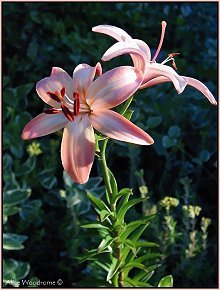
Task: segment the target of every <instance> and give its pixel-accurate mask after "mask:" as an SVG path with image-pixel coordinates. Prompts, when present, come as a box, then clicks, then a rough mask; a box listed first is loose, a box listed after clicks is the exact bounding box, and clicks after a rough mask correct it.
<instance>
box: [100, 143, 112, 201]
mask: <svg viewBox="0 0 220 290" xmlns="http://www.w3.org/2000/svg"><path fill="white" fill-rule="evenodd" d="M107 143H108V139H105V140H104V141H103V146H102V149H101V158H100V161H101V167H102V173H103V178H104V182H105V186H106V191H107V201H108V203H109V204H110V205H111V198H112V187H111V183H110V177H109V174H108V166H107V163H106V157H105V152H106V146H107Z"/></svg>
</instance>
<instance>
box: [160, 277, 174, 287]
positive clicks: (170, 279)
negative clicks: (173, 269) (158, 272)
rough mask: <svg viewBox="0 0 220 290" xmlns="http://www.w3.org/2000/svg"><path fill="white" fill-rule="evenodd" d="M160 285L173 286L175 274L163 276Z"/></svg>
mask: <svg viewBox="0 0 220 290" xmlns="http://www.w3.org/2000/svg"><path fill="white" fill-rule="evenodd" d="M158 287H173V276H172V275H168V276H165V277H163V278H162V279H161V280H160V282H159V284H158Z"/></svg>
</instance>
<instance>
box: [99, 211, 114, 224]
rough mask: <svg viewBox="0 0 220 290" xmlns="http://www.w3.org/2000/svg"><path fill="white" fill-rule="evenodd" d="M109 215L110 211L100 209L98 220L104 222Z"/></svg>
mask: <svg viewBox="0 0 220 290" xmlns="http://www.w3.org/2000/svg"><path fill="white" fill-rule="evenodd" d="M110 215H112V213H110V212H109V211H107V210H105V209H104V210H102V211H101V212H100V220H101V222H104V221H105V220H106V219H107V218H108V217H109V216H110Z"/></svg>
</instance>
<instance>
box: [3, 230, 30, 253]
mask: <svg viewBox="0 0 220 290" xmlns="http://www.w3.org/2000/svg"><path fill="white" fill-rule="evenodd" d="M27 238H28V237H27V236H23V235H17V234H9V233H5V234H3V249H4V250H22V249H24V246H23V245H22V243H23V242H24V241H25V240H26V239H27Z"/></svg>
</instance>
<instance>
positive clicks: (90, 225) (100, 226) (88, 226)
mask: <svg viewBox="0 0 220 290" xmlns="http://www.w3.org/2000/svg"><path fill="white" fill-rule="evenodd" d="M81 228H85V229H106V230H109V228H108V227H106V226H103V224H102V223H101V222H91V223H87V224H85V225H81Z"/></svg>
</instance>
